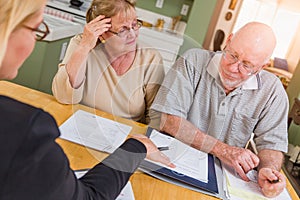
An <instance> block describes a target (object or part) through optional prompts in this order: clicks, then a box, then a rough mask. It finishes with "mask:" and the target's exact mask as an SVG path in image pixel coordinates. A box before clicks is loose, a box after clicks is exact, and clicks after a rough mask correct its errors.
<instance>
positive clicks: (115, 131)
mask: <svg viewBox="0 0 300 200" xmlns="http://www.w3.org/2000/svg"><path fill="white" fill-rule="evenodd" d="M131 129H132V127H131V126H127V125H125V124H121V123H118V122H116V121H112V120H109V119H106V118H103V117H99V116H97V115H95V114H92V113H89V112H86V111H83V110H78V111H76V112H75V113H74V114H73V115H72V116H71V117H70V118H69V119H68V120H66V121H65V122H64V123H63V124H62V125H61V126H60V127H59V130H60V132H61V136H60V137H61V138H62V139H65V140H69V141H72V142H75V143H78V144H81V145H84V146H87V147H90V148H93V149H96V150H100V151H104V152H108V153H112V152H113V151H114V150H116V149H117V148H118V147H119V146H120V145H121V144H122V143H123V142H124V141H125V140H126V138H127V136H128V134H129V133H130V131H131Z"/></svg>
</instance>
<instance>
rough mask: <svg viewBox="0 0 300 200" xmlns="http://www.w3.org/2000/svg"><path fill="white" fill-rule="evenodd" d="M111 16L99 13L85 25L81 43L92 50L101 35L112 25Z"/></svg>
mask: <svg viewBox="0 0 300 200" xmlns="http://www.w3.org/2000/svg"><path fill="white" fill-rule="evenodd" d="M110 22H111V18H105V16H104V15H99V16H98V17H96V18H95V19H93V20H92V21H90V22H89V23H87V24H86V25H85V26H84V30H83V34H82V40H81V42H80V45H82V46H83V47H85V48H87V49H89V50H91V49H93V48H94V47H95V46H96V43H97V41H98V38H99V36H101V35H102V34H103V33H105V32H106V31H108V30H109V29H110V27H111V23H110Z"/></svg>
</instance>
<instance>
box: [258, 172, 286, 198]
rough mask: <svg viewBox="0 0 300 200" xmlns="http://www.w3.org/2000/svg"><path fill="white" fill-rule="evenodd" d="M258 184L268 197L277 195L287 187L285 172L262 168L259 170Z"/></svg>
mask: <svg viewBox="0 0 300 200" xmlns="http://www.w3.org/2000/svg"><path fill="white" fill-rule="evenodd" d="M258 185H259V186H260V188H261V190H262V193H263V194H264V195H265V196H266V197H269V198H271V197H276V196H278V195H279V194H280V193H281V192H282V191H283V189H284V188H285V187H286V180H285V177H284V175H283V174H281V173H280V172H278V171H276V170H274V169H271V168H261V169H260V170H259V172H258Z"/></svg>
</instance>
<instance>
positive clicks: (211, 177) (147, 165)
mask: <svg viewBox="0 0 300 200" xmlns="http://www.w3.org/2000/svg"><path fill="white" fill-rule="evenodd" d="M152 131H153V129H152V128H150V127H149V128H148V130H147V133H146V135H147V136H148V137H150V135H151V133H152ZM161 134H163V133H161ZM140 168H141V170H142V171H144V172H146V173H147V172H149V174H150V175H154V176H155V177H158V178H159V177H164V180H167V179H173V180H172V182H174V181H175V182H177V183H178V182H182V183H183V184H187V185H190V186H191V187H195V188H199V189H200V190H204V191H207V192H208V193H212V194H214V196H215V195H217V194H218V193H219V190H218V181H217V176H216V169H215V159H214V157H213V156H212V155H211V154H208V182H207V183H206V182H203V181H201V180H197V179H195V178H192V177H189V176H186V175H184V174H179V173H177V172H175V171H173V170H170V169H168V168H164V167H161V166H159V165H157V164H155V163H152V162H149V161H147V160H144V161H143V162H142V163H141V165H140ZM200 170H201V169H200Z"/></svg>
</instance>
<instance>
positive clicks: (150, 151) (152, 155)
mask: <svg viewBox="0 0 300 200" xmlns="http://www.w3.org/2000/svg"><path fill="white" fill-rule="evenodd" d="M131 137H132V138H134V139H136V140H138V141H140V142H141V143H143V144H144V145H145V147H146V149H147V156H146V158H147V159H149V160H152V161H155V162H159V163H162V164H164V165H166V166H168V167H172V168H175V167H176V166H175V165H174V164H173V163H172V162H171V161H170V159H169V158H168V157H167V156H166V155H165V154H163V153H162V152H161V151H159V150H158V149H157V146H156V145H155V144H154V143H153V142H152V141H151V140H150V139H149V138H148V137H146V136H145V135H142V134H133V135H131Z"/></svg>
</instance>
